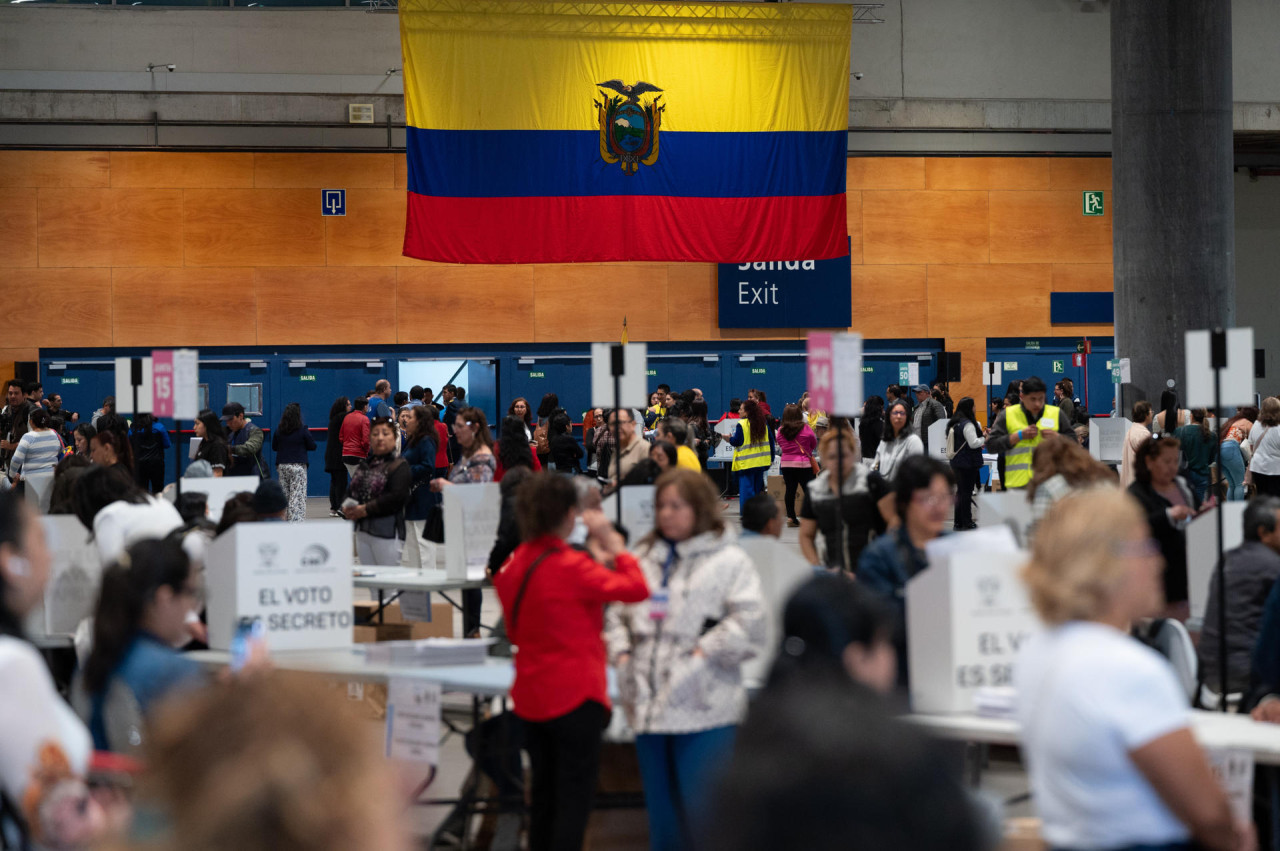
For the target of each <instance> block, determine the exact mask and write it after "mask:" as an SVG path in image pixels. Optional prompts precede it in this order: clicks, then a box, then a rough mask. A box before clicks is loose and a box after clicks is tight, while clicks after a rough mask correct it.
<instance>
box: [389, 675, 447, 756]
mask: <svg viewBox="0 0 1280 851" xmlns="http://www.w3.org/2000/svg"><path fill="white" fill-rule="evenodd" d="M387 757H388V758H390V759H401V760H405V761H407V762H420V763H425V764H427V765H439V764H440V684H439V683H428V682H423V681H422V680H418V679H409V678H407V677H392V678H391V679H390V680H389V681H388V682H387Z"/></svg>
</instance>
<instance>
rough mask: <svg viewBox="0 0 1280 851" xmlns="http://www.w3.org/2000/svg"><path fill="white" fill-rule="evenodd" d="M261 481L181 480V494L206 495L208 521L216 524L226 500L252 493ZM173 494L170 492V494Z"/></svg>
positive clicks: (251, 478)
mask: <svg viewBox="0 0 1280 851" xmlns="http://www.w3.org/2000/svg"><path fill="white" fill-rule="evenodd" d="M261 481H262V480H261V479H259V478H258V477H257V476H222V477H221V478H214V477H209V478H198V479H188V478H184V479H183V480H182V492H183V493H203V494H207V495H208V500H209V520H210V521H212V522H214V523H217V522H219V521H221V520H222V509H223V507H225V506H226V504H227V500H228V499H230V498H231V497H233V496H235V495H236V494H238V493H253V492H254V491H256V490H257V489H258V484H259V482H261ZM170 493H171V494H172V493H173V492H172V491H171V492H170Z"/></svg>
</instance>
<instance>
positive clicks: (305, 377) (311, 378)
mask: <svg viewBox="0 0 1280 851" xmlns="http://www.w3.org/2000/svg"><path fill="white" fill-rule="evenodd" d="M298 380H299V381H315V380H316V377H315V376H314V375H299V376H298Z"/></svg>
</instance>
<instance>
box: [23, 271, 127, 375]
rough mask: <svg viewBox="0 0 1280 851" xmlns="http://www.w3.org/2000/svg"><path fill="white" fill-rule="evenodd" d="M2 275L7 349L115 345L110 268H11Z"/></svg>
mask: <svg viewBox="0 0 1280 851" xmlns="http://www.w3.org/2000/svg"><path fill="white" fill-rule="evenodd" d="M2 277H3V280H4V306H5V312H6V314H7V315H8V316H9V317H11V321H9V322H7V323H6V325H5V330H4V335H3V340H4V344H5V346H6V347H24V346H109V345H111V342H112V341H111V270H110V269H11V270H7V271H6V272H4V274H3V276H2ZM12 317H20V321H16V322H15V321H12ZM12 377H13V376H11V375H6V376H4V378H5V379H6V380H7V379H9V378H12Z"/></svg>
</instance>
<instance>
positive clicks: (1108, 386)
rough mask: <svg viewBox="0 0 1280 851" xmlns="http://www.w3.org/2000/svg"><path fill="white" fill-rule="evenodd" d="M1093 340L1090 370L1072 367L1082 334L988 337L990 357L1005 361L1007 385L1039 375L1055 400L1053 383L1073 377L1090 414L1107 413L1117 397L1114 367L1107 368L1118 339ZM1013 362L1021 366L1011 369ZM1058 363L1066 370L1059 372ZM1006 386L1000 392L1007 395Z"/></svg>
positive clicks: (1088, 361)
mask: <svg viewBox="0 0 1280 851" xmlns="http://www.w3.org/2000/svg"><path fill="white" fill-rule="evenodd" d="M1089 340H1090V342H1091V343H1092V348H1093V351H1092V353H1091V354H1088V355H1085V362H1086V364H1087V365H1088V366H1087V370H1086V367H1080V366H1072V356H1073V355H1075V354H1076V347H1077V344H1078V343H1079V342H1080V338H1079V337H1040V338H1037V339H1026V338H1023V337H991V338H989V339H988V340H987V360H990V361H998V362H1001V363H1002V364H1004V366H1005V369H1004V375H1003V376H1002V377H1003V379H1004V383H1005V385H1006V386H1007V385H1008V383H1009V382H1010V381H1012V380H1013V379H1015V378H1029V377H1030V376H1032V375H1038V376H1039V377H1040V378H1042V379H1044V383H1045V387H1047V388H1048V390H1049V392H1048V396H1049V399H1050V401H1052V400H1053V385H1054V384H1055V383H1057V382H1058V381H1061V380H1062V379H1063V378H1070V379H1071V381H1072V383H1073V384H1074V385H1075V391H1076V396H1077V397H1079V399H1080V401H1081V403H1085V402H1086V399H1087V405H1086V408H1085V410H1086V411H1087V412H1088V413H1089V414H1092V415H1101V414H1107V413H1110V411H1111V403H1112V400H1113V399H1114V398H1115V392H1114V385H1112V383H1111V370H1109V369H1108V368H1107V361H1109V360H1111V359H1112V358H1114V357H1115V338H1114V337H1090V338H1089ZM1009 364H1017V366H1016V367H1015V368H1013V369H1009V368H1008V365H1009ZM1056 366H1061V367H1062V371H1061V372H1056V371H1055V368H1056ZM1086 371H1087V376H1088V377H1087V381H1086ZM993 389H994V388H993ZM1004 389H1005V388H1004V387H1001V388H1000V389H999V390H998V391H996V394H998V395H1004ZM993 395H994V394H993Z"/></svg>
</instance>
